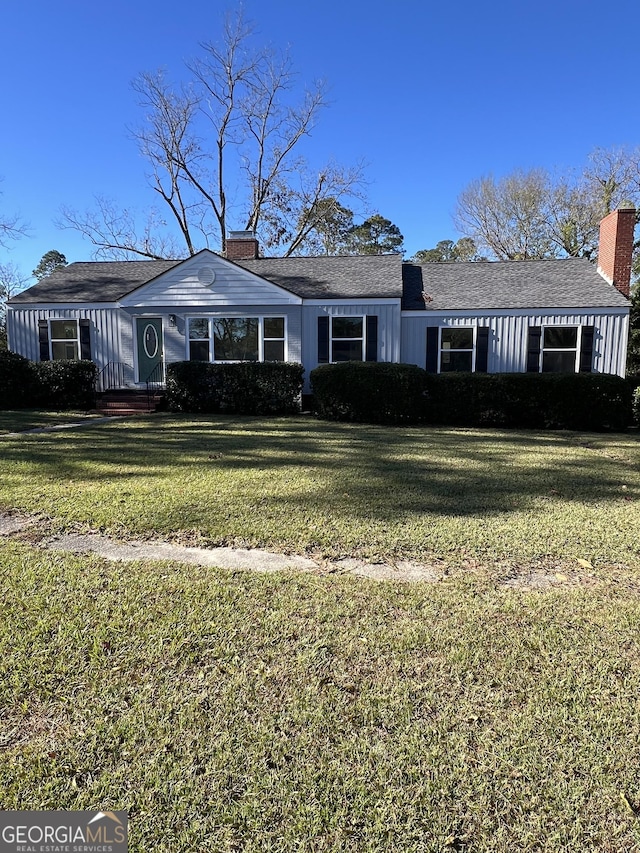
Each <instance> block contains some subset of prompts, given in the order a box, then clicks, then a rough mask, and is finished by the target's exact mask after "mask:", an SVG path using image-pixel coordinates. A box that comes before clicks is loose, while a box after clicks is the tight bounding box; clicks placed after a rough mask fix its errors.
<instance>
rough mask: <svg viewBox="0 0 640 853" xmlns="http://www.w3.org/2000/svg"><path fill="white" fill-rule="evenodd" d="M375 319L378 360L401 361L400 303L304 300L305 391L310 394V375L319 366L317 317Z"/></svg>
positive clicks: (390, 300) (397, 300)
mask: <svg viewBox="0 0 640 853" xmlns="http://www.w3.org/2000/svg"><path fill="white" fill-rule="evenodd" d="M366 315H376V316H377V318H378V361H394V362H397V361H400V300H399V299H387V300H373V299H371V300H368V299H363V300H360V301H354V302H346V301H338V300H336V301H335V302H328V301H327V302H323V303H322V304H320V303H318V302H315V301H311V300H309V301H307V302H305V303H304V306H303V308H302V342H303V344H302V363H303V364H304V367H305V392H308V391H309V373H310V372H311V371H312V370H313V369H314V368H315V367H317V366H318V317H321V316H333V317H364V316H366Z"/></svg>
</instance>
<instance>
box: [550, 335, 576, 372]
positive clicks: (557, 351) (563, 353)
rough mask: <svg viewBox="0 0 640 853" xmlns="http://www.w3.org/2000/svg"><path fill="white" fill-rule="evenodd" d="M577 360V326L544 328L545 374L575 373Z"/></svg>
mask: <svg viewBox="0 0 640 853" xmlns="http://www.w3.org/2000/svg"><path fill="white" fill-rule="evenodd" d="M577 358H578V329H577V327H576V326H544V327H543V329H542V372H543V373H575V371H576V363H577Z"/></svg>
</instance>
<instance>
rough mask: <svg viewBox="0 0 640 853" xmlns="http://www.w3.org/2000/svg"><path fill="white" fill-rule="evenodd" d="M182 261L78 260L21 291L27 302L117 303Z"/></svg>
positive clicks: (16, 298) (17, 300)
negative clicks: (127, 294)
mask: <svg viewBox="0 0 640 853" xmlns="http://www.w3.org/2000/svg"><path fill="white" fill-rule="evenodd" d="M179 263H182V262H181V261H78V262H76V263H73V264H69V265H68V266H66V267H58V269H57V270H55V271H54V272H53V273H51V275H49V276H47V277H46V278H43V279H42V281H39V282H38V283H37V284H34V285H33V287H29V288H28V289H27V290H23V291H22V293H17V294H16V295H15V296H13V297H12V298H11V299H10V300H9V301H10V302H11V304H16V303H24V302H117V301H118V299H121V298H122V297H123V296H124V295H125V294H126V293H129V292H130V291H132V290H135V288H136V287H139V286H140V285H142V284H145V283H146V282H148V281H151V279H153V278H156V277H157V276H159V275H162V273H163V272H166V271H167V270H170V269H171V268H172V267H175V266H176V265H177V264H179Z"/></svg>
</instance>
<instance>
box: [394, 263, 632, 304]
mask: <svg viewBox="0 0 640 853" xmlns="http://www.w3.org/2000/svg"><path fill="white" fill-rule="evenodd" d="M402 277H403V280H404V295H403V300H402V307H403V309H405V310H408V311H465V310H467V311H469V310H470V311H475V310H478V311H489V310H500V309H525V308H545V309H549V308H623V307H626V308H628V307H629V300H628V299H626V298H625V297H624V296H623V295H622V294H621V293H620V292H619V291H618V290H616V288H615V287H614V286H613V285H611V284H609V283H608V282H607V281H605V279H604V278H603V277H602V276H601V275H600V274H599V273H598V271H597V270H596V267H595V266H594V265H593V264H592V263H590V262H589V261H588V260H587V259H586V258H566V259H564V260H549V261H483V262H471V261H469V262H464V263H433V264H412V263H405V264H403V268H402ZM422 291H424V292H425V293H426V294H427V296H429V297H431V301H429V302H425V300H424V299H423V298H422Z"/></svg>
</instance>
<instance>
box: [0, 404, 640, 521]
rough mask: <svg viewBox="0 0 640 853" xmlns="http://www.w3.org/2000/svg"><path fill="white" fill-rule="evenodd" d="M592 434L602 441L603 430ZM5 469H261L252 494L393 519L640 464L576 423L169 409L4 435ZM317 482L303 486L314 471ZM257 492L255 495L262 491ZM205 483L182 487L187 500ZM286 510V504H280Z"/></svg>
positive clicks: (607, 488) (583, 486)
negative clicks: (433, 422) (282, 476)
mask: <svg viewBox="0 0 640 853" xmlns="http://www.w3.org/2000/svg"><path fill="white" fill-rule="evenodd" d="M596 441H602V442H605V446H606V441H607V438H606V437H600V436H599V437H597V439H596ZM1 447H2V456H1V457H0V471H1V470H4V472H5V474H4V476H5V477H11V476H12V475H18V476H29V477H33V478H34V483H35V482H37V481H38V480H40V479H45V480H48V481H51V480H52V479H55V480H59V481H60V485H61V487H65V483H66V482H67V481H74V483H76V484H77V486H78V487H79V488H81V485H80V481H82V482H94V481H99V482H104V481H110V482H112V483H117V482H122V484H123V489H125V488H126V485H125V484H126V483H127V482H131V483H132V486H133V484H134V481H136V480H139V479H142V478H144V479H145V480H149V479H151V480H154V479H155V478H157V480H158V488H159V489H165V490H167V489H170V488H171V487H172V485H173V484H176V485H178V484H180V483H181V481H182V480H185V481H186V482H189V476H190V475H192V474H193V472H194V471H195V472H197V473H198V475H199V476H200V475H201V479H200V480H199V484H200V485H202V486H203V487H204V488H205V489H209V490H211V491H212V492H213V491H214V490H216V488H217V483H216V478H217V477H219V476H220V474H221V473H224V472H226V473H233V472H237V473H238V476H239V477H240V478H243V477H244V478H246V477H247V476H249V475H251V476H253V475H254V474H255V475H258V476H260V474H262V475H264V479H263V481H262V480H261V481H260V483H259V485H257V484H256V481H255V480H253V481H252V482H253V484H254V485H253V488H254V489H255V493H254V494H252V493H251V492H250V491H249V489H250V488H251V484H250V483H247V482H243V481H242V479H240V480H239V483H240V484H241V485H240V486H239V488H245V489H247V492H246V500H247V502H248V503H251V502H253V501H254V500H255V499H256V496H258V497H259V498H260V499H261V500H265V499H267V500H268V502H269V504H270V505H271V506H273V507H277V506H278V504H285V503H286V504H287V505H289V506H290V505H291V504H292V502H295V503H296V504H297V505H298V508H299V509H301V510H302V511H303V512H305V513H309V516H310V517H313V514H314V511H317V509H318V507H320V506H323V507H327V506H330V507H336V509H339V510H340V511H341V512H347V513H350V514H351V515H352V517H356V518H357V517H362V518H364V517H366V518H374V519H379V520H381V521H384V520H387V521H394V520H396V519H399V518H406V517H407V515H412V514H424V513H436V514H438V515H451V516H465V515H483V516H486V515H490V514H498V513H505V512H510V511H513V510H514V508H517V507H523V506H526V505H527V503H528V501H529V500H530V499H534V498H537V497H541V496H542V497H548V498H549V499H550V500H553V499H563V500H565V501H567V500H569V501H573V500H575V501H582V502H587V503H595V502H602V501H606V500H610V499H613V498H615V499H619V498H620V497H621V491H620V490H621V486H622V484H626V487H627V492H626V494H625V497H626V499H627V500H629V499H632V498H635V497H637V495H638V493H639V492H640V490H639V489H638V486H639V482H638V472H637V468H633V467H632V466H630V464H629V461H628V460H627V459H626V458H624V455H620V456H616V455H615V454H609V455H605V454H602V453H599V452H593V447H590V446H589V443H587V442H586V441H584V442H582V443H580V438H579V437H576V435H575V434H573V433H566V434H561V433H551V432H549V433H540V432H502V431H497V430H462V429H458V430H457V429H448V428H432V427H422V428H418V427H411V428H402V427H397V428H387V427H375V426H367V425H359V424H355V425H354V424H336V423H329V422H319V421H315V420H312V419H309V418H289V419H262V418H222V417H217V418H216V417H206V416H202V417H197V416H170V415H168V416H163V417H158V418H153V419H136V420H131V421H126V422H118V423H111V424H107V425H104V424H101V425H96V426H95V427H90V428H85V429H83V430H79V431H77V432H65V433H49V434H38V435H32V436H21V437H20V439H15V438H14V439H8V438H5V439H3V440H2V445H1ZM283 468H286V469H287V470H288V471H289V472H290V476H291V477H292V478H293V479H294V480H295V476H296V470H297V469H299V472H300V477H301V479H302V478H304V480H305V488H304V489H300V490H297V491H296V488H295V483H293V484H290V487H289V488H288V490H287V494H286V497H283V496H282V495H281V494H278V493H277V492H276V491H274V493H272V494H270V474H271V473H272V474H273V479H275V478H276V477H277V475H278V473H279V472H281V471H282V469H283ZM310 478H311V480H312V481H313V488H311V489H310V488H309V487H308V483H309V479H310ZM258 492H259V493H260V494H259V495H257V493H258ZM194 497H198V494H197V493H195V494H192V493H190V492H189V491H188V490H187V494H186V495H185V499H186V500H187V501H188V503H189V504H191V503H193V498H194ZM283 511H284V510H283Z"/></svg>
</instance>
